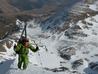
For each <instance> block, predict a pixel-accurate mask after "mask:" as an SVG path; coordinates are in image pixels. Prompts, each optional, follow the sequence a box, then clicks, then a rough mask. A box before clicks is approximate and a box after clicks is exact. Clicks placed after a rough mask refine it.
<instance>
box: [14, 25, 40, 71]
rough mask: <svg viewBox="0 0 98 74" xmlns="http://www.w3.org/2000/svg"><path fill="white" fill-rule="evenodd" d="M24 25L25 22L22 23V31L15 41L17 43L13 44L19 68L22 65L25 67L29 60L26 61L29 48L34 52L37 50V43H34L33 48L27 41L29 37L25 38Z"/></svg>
mask: <svg viewBox="0 0 98 74" xmlns="http://www.w3.org/2000/svg"><path fill="white" fill-rule="evenodd" d="M26 26H27V23H26V24H25V25H24V29H23V31H22V34H21V37H20V39H19V41H18V42H17V45H15V46H14V51H15V52H16V54H18V68H19V69H22V67H23V69H26V68H27V65H28V62H29V61H28V53H29V49H31V51H33V52H36V51H38V50H39V48H38V46H37V44H36V48H34V47H33V46H32V45H31V44H30V43H29V39H28V38H27V31H26ZM24 33H25V34H24ZM23 34H24V36H23Z"/></svg>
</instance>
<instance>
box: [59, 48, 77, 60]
mask: <svg viewBox="0 0 98 74" xmlns="http://www.w3.org/2000/svg"><path fill="white" fill-rule="evenodd" d="M59 54H60V56H61V57H62V58H63V59H66V60H70V59H71V56H72V55H75V54H76V49H75V48H74V47H69V48H65V49H61V50H59Z"/></svg>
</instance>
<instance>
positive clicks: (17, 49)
mask: <svg viewBox="0 0 98 74" xmlns="http://www.w3.org/2000/svg"><path fill="white" fill-rule="evenodd" d="M29 49H30V50H31V51H33V52H36V51H37V50H38V49H39V48H38V47H36V48H34V47H33V46H32V45H31V44H29V46H28V48H27V47H24V45H23V44H22V43H18V44H17V46H16V47H15V49H14V50H15V52H16V53H17V54H28V53H29Z"/></svg>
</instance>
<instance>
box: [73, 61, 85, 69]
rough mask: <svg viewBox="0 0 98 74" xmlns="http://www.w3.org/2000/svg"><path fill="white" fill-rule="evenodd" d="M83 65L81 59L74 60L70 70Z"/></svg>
mask: <svg viewBox="0 0 98 74" xmlns="http://www.w3.org/2000/svg"><path fill="white" fill-rule="evenodd" d="M81 65H83V59H79V60H76V61H74V62H73V63H72V68H73V69H77V68H78V67H79V66H81Z"/></svg>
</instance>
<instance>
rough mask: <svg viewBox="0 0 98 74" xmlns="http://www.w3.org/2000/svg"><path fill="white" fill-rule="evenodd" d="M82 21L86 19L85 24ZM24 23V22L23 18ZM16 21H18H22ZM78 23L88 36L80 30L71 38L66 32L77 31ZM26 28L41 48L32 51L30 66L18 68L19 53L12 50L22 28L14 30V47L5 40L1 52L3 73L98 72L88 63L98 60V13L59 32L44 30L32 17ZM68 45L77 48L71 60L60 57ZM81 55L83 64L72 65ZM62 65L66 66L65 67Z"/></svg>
mask: <svg viewBox="0 0 98 74" xmlns="http://www.w3.org/2000/svg"><path fill="white" fill-rule="evenodd" d="M91 8H92V7H91ZM94 8H95V7H94ZM83 21H85V22H86V23H85V24H84V23H83ZM21 23H22V25H24V23H23V22H21ZM16 24H17V25H19V24H20V23H19V21H17V22H16ZM70 24H71V23H70ZM75 25H78V26H79V27H80V28H81V29H80V30H79V33H84V34H86V35H87V36H86V37H84V36H81V34H80V35H73V38H72V39H70V38H68V37H67V36H66V35H65V32H66V31H70V34H72V33H71V32H73V31H74V29H72V27H73V26H75ZM21 28H22V27H21ZM27 32H28V38H29V39H30V42H31V43H32V45H34V42H33V41H35V42H36V43H37V44H38V46H39V49H40V50H39V51H38V52H36V53H33V52H31V51H30V52H29V66H28V68H27V69H26V70H19V69H18V68H17V62H18V61H17V58H18V56H17V55H15V52H14V51H13V45H14V44H15V40H13V38H14V37H16V38H19V37H20V34H21V30H20V31H19V32H17V33H15V34H13V35H12V36H11V37H9V38H10V41H13V45H12V47H11V48H7V47H6V44H4V47H5V48H6V50H7V52H0V74H98V70H97V71H94V70H92V69H91V68H90V67H89V63H91V62H98V60H97V59H98V52H97V50H98V49H97V48H98V15H96V16H92V17H89V18H86V19H84V20H80V21H79V22H77V23H76V24H72V26H70V28H69V29H67V30H65V31H64V32H61V33H59V34H58V33H52V32H50V31H47V32H43V31H42V29H41V27H40V24H38V23H36V22H35V21H29V22H28V27H27ZM34 46H35V45H34ZM68 47H74V48H75V49H76V51H75V54H74V55H72V56H71V59H70V60H66V59H63V58H61V57H60V54H59V50H65V49H67V48H68ZM79 59H82V64H81V65H79V66H77V68H73V67H72V66H73V63H74V62H75V61H76V60H79ZM61 62H62V63H61ZM60 67H64V68H66V70H65V69H64V70H63V69H61V68H60ZM75 67H76V65H75Z"/></svg>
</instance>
